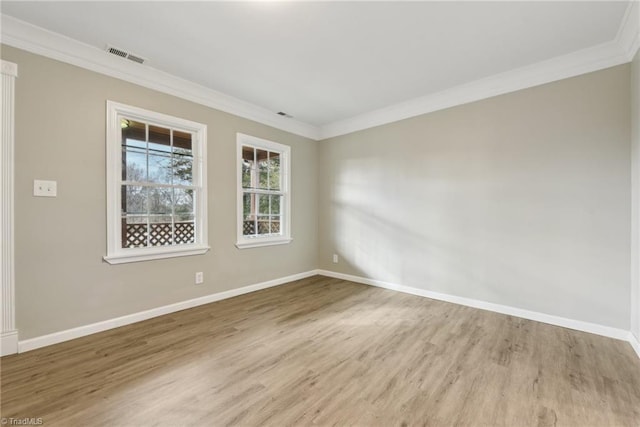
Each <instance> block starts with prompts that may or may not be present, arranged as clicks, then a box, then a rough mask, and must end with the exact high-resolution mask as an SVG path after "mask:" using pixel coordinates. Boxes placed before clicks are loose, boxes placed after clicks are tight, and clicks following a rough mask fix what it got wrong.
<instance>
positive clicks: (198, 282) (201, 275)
mask: <svg viewBox="0 0 640 427" xmlns="http://www.w3.org/2000/svg"><path fill="white" fill-rule="evenodd" d="M203 283H204V273H203V272H202V271H198V272H197V273H196V285H201V284H203Z"/></svg>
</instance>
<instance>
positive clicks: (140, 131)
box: [104, 101, 209, 264]
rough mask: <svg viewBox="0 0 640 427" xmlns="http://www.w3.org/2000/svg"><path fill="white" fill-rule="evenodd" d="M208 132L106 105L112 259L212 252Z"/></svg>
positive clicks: (175, 120) (178, 121)
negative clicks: (207, 158)
mask: <svg viewBox="0 0 640 427" xmlns="http://www.w3.org/2000/svg"><path fill="white" fill-rule="evenodd" d="M206 134H207V127H206V125H204V124H200V123H196V122H192V121H189V120H184V119H180V118H176V117H171V116H168V115H165V114H160V113H155V112H153V111H148V110H143V109H141V108H137V107H131V106H128V105H124V104H119V103H116V102H113V101H107V144H106V145H107V255H106V256H105V257H104V259H105V261H107V262H108V263H110V264H120V263H126V262H135V261H146V260H152V259H160V258H170V257H176V256H186V255H198V254H203V253H205V252H206V251H207V250H208V249H209V246H208V243H207V188H206V183H207V173H206V166H207V165H206Z"/></svg>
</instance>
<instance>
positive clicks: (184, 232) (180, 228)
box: [173, 215, 196, 244]
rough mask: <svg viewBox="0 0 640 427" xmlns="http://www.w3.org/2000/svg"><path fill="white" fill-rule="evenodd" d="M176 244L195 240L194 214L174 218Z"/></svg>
mask: <svg viewBox="0 0 640 427" xmlns="http://www.w3.org/2000/svg"><path fill="white" fill-rule="evenodd" d="M174 221H175V222H174V225H173V227H174V237H173V238H174V240H173V242H174V244H185V243H193V242H195V237H196V232H195V231H196V229H195V221H194V216H193V215H183V216H182V219H180V220H179V221H178V219H177V218H176V219H174Z"/></svg>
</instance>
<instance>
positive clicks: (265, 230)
mask: <svg viewBox="0 0 640 427" xmlns="http://www.w3.org/2000/svg"><path fill="white" fill-rule="evenodd" d="M269 228H270V227H269V217H268V216H266V215H264V216H263V215H259V216H258V233H257V234H269V233H270V229H269Z"/></svg>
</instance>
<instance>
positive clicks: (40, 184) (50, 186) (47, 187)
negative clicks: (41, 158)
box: [33, 179, 58, 197]
mask: <svg viewBox="0 0 640 427" xmlns="http://www.w3.org/2000/svg"><path fill="white" fill-rule="evenodd" d="M33 195H34V196H36V197H56V196H57V195H58V183H57V182H56V181H42V180H40V179H34V180H33Z"/></svg>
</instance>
